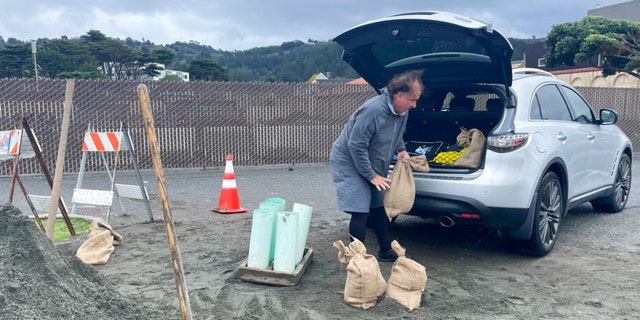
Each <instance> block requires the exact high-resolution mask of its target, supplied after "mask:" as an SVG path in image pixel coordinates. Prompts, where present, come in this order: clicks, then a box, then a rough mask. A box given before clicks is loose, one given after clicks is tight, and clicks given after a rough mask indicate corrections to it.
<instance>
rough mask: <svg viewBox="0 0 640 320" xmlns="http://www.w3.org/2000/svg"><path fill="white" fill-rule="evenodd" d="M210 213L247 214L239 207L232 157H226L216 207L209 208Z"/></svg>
mask: <svg viewBox="0 0 640 320" xmlns="http://www.w3.org/2000/svg"><path fill="white" fill-rule="evenodd" d="M211 211H213V212H217V213H240V212H247V209H245V208H242V207H240V198H239V197H238V188H237V187H236V175H235V174H234V173H233V157H232V156H231V155H230V154H228V155H227V163H226V164H225V166H224V177H223V179H222V189H221V190H220V199H219V201H218V207H217V208H211Z"/></svg>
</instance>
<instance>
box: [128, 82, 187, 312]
mask: <svg viewBox="0 0 640 320" xmlns="http://www.w3.org/2000/svg"><path fill="white" fill-rule="evenodd" d="M137 90H138V98H139V99H140V107H141V108H142V117H143V119H144V127H145V129H146V131H147V138H148V140H149V151H150V152H151V159H152V160H153V167H154V169H155V172H156V179H157V180H158V194H159V196H160V202H161V203H162V213H163V215H164V224H165V226H166V229H167V239H168V240H169V251H170V252H171V262H172V263H171V265H172V266H173V277H174V279H175V281H176V287H177V289H178V299H179V301H180V310H181V311H182V319H183V320H191V319H192V315H191V305H190V303H189V292H188V290H187V283H186V281H185V278H184V271H183V269H182V259H181V258H180V249H179V248H178V243H177V238H176V235H175V233H174V232H173V217H172V216H171V205H170V203H169V197H168V196H167V189H166V187H165V181H164V172H163V169H162V162H161V161H160V149H159V147H158V141H157V140H156V132H155V126H154V124H153V114H152V113H151V107H150V105H149V90H148V89H147V86H146V85H144V84H140V85H138V88H137Z"/></svg>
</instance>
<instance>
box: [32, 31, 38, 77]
mask: <svg viewBox="0 0 640 320" xmlns="http://www.w3.org/2000/svg"><path fill="white" fill-rule="evenodd" d="M36 53H38V50H37V49H36V40H31V54H32V55H33V69H35V71H36V80H38V63H37V62H36Z"/></svg>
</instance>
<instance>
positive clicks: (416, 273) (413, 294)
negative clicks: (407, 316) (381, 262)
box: [387, 240, 427, 311]
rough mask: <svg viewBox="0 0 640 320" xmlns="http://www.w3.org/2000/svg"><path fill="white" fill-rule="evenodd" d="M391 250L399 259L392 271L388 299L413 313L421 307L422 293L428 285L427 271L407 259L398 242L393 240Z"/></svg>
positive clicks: (388, 286)
mask: <svg viewBox="0 0 640 320" xmlns="http://www.w3.org/2000/svg"><path fill="white" fill-rule="evenodd" d="M391 248H392V249H393V251H394V252H395V253H396V254H397V255H398V259H396V262H395V263H394V264H393V268H392V269H391V275H390V276H389V283H388V284H387V297H389V298H392V299H394V300H396V301H398V302H400V303H401V304H402V305H403V306H405V307H407V308H408V309H409V311H412V310H414V309H416V308H418V307H420V300H421V299H422V292H424V288H425V286H426V284H427V270H426V268H425V267H424V266H423V265H421V264H419V263H418V262H416V261H415V260H412V259H409V258H407V257H406V256H405V249H404V248H403V247H401V246H400V244H399V243H398V241H396V240H393V242H391Z"/></svg>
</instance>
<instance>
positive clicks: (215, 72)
mask: <svg viewBox="0 0 640 320" xmlns="http://www.w3.org/2000/svg"><path fill="white" fill-rule="evenodd" d="M187 72H189V77H191V79H193V80H202V81H229V74H227V71H226V70H225V69H224V68H222V67H221V66H220V65H218V64H217V63H216V62H215V61H213V60H211V59H193V60H191V63H189V68H187Z"/></svg>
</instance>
